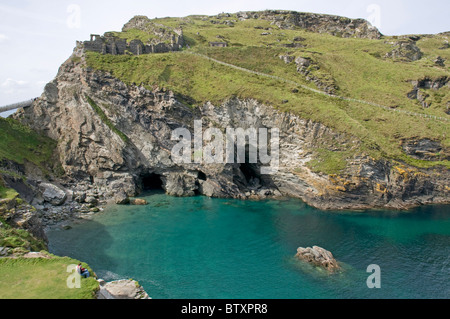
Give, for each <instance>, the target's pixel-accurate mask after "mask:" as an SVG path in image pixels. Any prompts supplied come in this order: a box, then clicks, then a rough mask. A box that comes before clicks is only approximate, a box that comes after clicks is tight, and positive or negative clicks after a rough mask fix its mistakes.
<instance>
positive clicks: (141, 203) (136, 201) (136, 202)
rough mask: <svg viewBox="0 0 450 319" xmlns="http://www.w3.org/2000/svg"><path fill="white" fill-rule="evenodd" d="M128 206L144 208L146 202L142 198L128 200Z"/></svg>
mask: <svg viewBox="0 0 450 319" xmlns="http://www.w3.org/2000/svg"><path fill="white" fill-rule="evenodd" d="M130 204H131V205H138V206H145V205H148V202H147V201H146V200H145V199H142V198H133V199H130Z"/></svg>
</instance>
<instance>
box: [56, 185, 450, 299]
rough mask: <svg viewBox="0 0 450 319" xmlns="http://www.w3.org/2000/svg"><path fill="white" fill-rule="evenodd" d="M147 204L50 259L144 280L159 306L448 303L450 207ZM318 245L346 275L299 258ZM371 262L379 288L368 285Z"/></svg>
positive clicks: (103, 219) (113, 217)
mask: <svg viewBox="0 0 450 319" xmlns="http://www.w3.org/2000/svg"><path fill="white" fill-rule="evenodd" d="M145 198H146V199H147V200H148V201H149V203H150V204H149V205H148V206H112V207H109V208H108V209H107V210H106V211H105V212H103V213H101V214H98V215H97V216H95V218H94V220H93V221H88V222H83V223H80V224H75V225H73V228H72V229H70V230H56V229H55V230H52V231H50V232H49V233H48V237H49V240H50V244H49V248H50V252H51V253H54V254H57V255H65V256H70V257H74V258H77V259H79V260H83V261H85V262H87V263H88V264H89V265H90V266H91V267H92V268H93V269H94V270H95V272H96V273H97V275H98V276H99V277H100V278H103V279H105V280H107V281H109V280H117V279H124V278H133V279H135V280H138V281H139V282H140V283H141V284H142V285H143V287H144V288H145V290H146V291H147V292H148V293H149V295H150V296H151V297H152V298H154V299H298V298H301V299H303V298H307V299H315V298H325V299H330V298H449V297H450V257H449V256H450V207H449V206H429V207H421V208H418V209H414V210H412V211H408V212H395V211H366V212H323V211H319V210H316V209H314V208H311V207H309V206H307V205H305V204H304V203H303V202H301V201H299V200H293V199H289V200H281V201H277V200H268V201H262V202H256V201H239V200H227V199H211V198H206V197H193V198H175V197H169V196H166V195H164V194H159V193H153V194H149V196H147V197H145ZM313 245H318V246H321V247H323V248H325V249H328V250H330V251H331V252H333V254H334V256H335V257H336V259H337V260H338V261H339V262H341V263H342V265H343V269H344V270H343V272H341V273H339V274H334V275H329V274H327V273H326V272H324V271H321V270H320V269H318V268H314V267H312V266H309V265H306V264H304V263H303V262H301V261H298V260H296V259H295V258H294V255H295V254H296V251H297V248H298V247H300V246H302V247H310V246H313ZM371 264H377V265H379V266H380V268H381V289H369V288H368V287H367V284H366V280H367V278H368V276H370V275H371V274H370V273H367V272H366V270H367V267H368V266H369V265H371Z"/></svg>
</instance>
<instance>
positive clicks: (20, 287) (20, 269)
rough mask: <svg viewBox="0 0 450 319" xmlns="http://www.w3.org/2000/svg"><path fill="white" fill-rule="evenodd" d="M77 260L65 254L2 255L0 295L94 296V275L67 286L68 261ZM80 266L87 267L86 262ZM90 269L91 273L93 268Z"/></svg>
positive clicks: (57, 297)
mask: <svg viewBox="0 0 450 319" xmlns="http://www.w3.org/2000/svg"><path fill="white" fill-rule="evenodd" d="M78 263H79V262H78V261H77V260H75V259H72V258H67V257H55V256H53V257H51V258H50V259H45V258H33V259H27V258H17V259H12V258H1V259H0V278H1V280H0V299H95V293H96V292H97V290H98V287H99V284H98V282H97V281H96V280H95V278H93V277H90V278H87V279H86V278H82V279H81V282H80V283H81V287H80V288H73V289H70V288H69V287H68V285H67V279H68V277H69V276H70V275H71V274H70V273H68V272H67V267H68V266H69V265H78ZM83 267H85V268H87V269H89V268H88V266H87V265H86V264H84V265H83ZM89 270H90V273H91V274H92V270H91V269H89Z"/></svg>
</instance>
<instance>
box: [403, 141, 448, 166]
mask: <svg viewBox="0 0 450 319" xmlns="http://www.w3.org/2000/svg"><path fill="white" fill-rule="evenodd" d="M403 149H404V150H405V152H406V154H408V155H411V156H412V157H414V158H417V159H421V160H426V161H440V160H450V154H449V153H446V152H445V151H446V150H445V149H444V148H443V147H442V145H441V143H439V142H436V141H432V140H429V139H421V140H409V141H405V142H404V143H403ZM447 152H448V150H447Z"/></svg>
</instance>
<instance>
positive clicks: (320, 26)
mask: <svg viewBox="0 0 450 319" xmlns="http://www.w3.org/2000/svg"><path fill="white" fill-rule="evenodd" d="M237 16H238V18H239V19H242V20H245V19H262V20H269V21H271V22H272V23H273V24H274V25H276V26H277V27H279V28H281V29H293V28H295V27H299V28H302V29H305V30H308V31H311V32H317V33H328V34H331V35H334V36H340V37H344V38H366V39H379V38H380V37H381V33H380V31H378V29H377V28H376V27H374V26H372V25H371V24H370V23H369V22H368V21H367V20H364V19H350V18H345V17H340V16H334V15H326V14H316V13H305V12H296V11H278V10H267V11H263V12H254V11H248V12H239V13H238V14H237Z"/></svg>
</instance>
